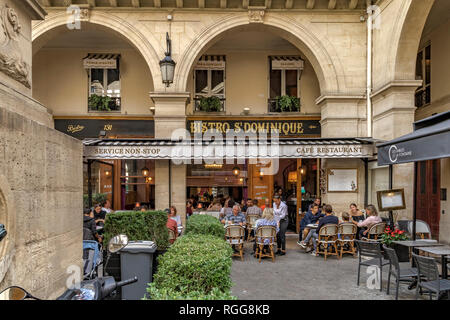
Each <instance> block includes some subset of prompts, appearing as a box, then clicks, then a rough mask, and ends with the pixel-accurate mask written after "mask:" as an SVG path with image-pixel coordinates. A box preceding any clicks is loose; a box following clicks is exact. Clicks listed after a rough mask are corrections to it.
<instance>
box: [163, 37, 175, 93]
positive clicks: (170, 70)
mask: <svg viewBox="0 0 450 320" xmlns="http://www.w3.org/2000/svg"><path fill="white" fill-rule="evenodd" d="M166 43H167V51H166V52H165V53H164V54H165V55H166V56H165V57H164V59H162V60H161V61H160V62H159V67H160V68H161V76H162V82H163V83H164V84H165V85H166V87H169V86H170V84H171V83H173V77H174V74H175V65H176V63H175V61H173V60H172V42H171V40H170V38H169V33H168V32H167V33H166Z"/></svg>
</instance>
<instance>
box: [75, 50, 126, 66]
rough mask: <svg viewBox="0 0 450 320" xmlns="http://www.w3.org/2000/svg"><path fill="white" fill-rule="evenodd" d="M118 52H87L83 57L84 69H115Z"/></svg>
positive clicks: (118, 56)
mask: <svg viewBox="0 0 450 320" xmlns="http://www.w3.org/2000/svg"><path fill="white" fill-rule="evenodd" d="M119 59H120V54H102V53H89V54H88V55H87V57H86V58H84V59H83V66H84V68H85V69H117V61H118V60H119Z"/></svg>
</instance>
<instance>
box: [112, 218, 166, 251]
mask: <svg viewBox="0 0 450 320" xmlns="http://www.w3.org/2000/svg"><path fill="white" fill-rule="evenodd" d="M166 223H167V213H165V212H163V211H145V212H141V211H120V212H114V213H109V214H107V215H106V220H105V241H104V243H108V241H109V239H111V238H112V237H114V236H116V235H118V234H126V235H127V237H128V239H129V240H130V241H136V240H150V241H154V242H155V243H156V245H157V247H158V250H164V249H166V248H167V247H168V246H169V234H168V232H167V227H166Z"/></svg>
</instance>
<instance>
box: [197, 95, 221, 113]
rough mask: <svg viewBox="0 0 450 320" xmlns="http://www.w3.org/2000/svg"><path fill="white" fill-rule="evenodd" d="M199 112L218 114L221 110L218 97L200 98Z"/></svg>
mask: <svg viewBox="0 0 450 320" xmlns="http://www.w3.org/2000/svg"><path fill="white" fill-rule="evenodd" d="M199 109H200V111H205V112H219V111H221V109H222V102H221V101H220V98H219V97H216V96H211V97H201V98H200V102H199Z"/></svg>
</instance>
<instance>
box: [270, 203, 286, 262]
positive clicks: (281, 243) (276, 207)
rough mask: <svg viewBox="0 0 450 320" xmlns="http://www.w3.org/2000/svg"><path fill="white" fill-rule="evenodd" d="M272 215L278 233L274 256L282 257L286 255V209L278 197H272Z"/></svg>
mask: <svg viewBox="0 0 450 320" xmlns="http://www.w3.org/2000/svg"><path fill="white" fill-rule="evenodd" d="M273 213H274V216H275V220H276V221H277V222H278V226H279V228H280V231H279V232H278V234H277V252H275V254H277V255H281V256H284V255H285V254H286V230H287V227H288V207H287V205H286V203H284V202H283V201H281V197H280V196H279V195H275V196H274V197H273Z"/></svg>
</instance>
